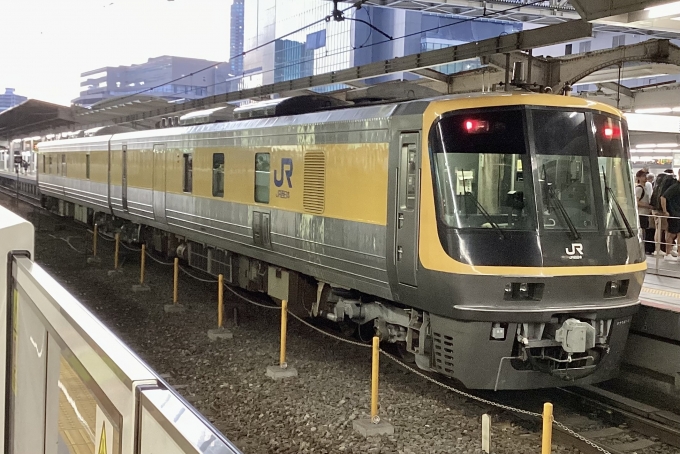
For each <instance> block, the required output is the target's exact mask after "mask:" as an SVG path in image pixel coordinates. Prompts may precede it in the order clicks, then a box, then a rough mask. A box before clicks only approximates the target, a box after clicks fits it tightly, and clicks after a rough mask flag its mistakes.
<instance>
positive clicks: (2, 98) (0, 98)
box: [0, 88, 28, 112]
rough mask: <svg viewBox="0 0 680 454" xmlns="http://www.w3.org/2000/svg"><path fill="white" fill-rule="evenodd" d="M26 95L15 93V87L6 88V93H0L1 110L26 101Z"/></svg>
mask: <svg viewBox="0 0 680 454" xmlns="http://www.w3.org/2000/svg"><path fill="white" fill-rule="evenodd" d="M26 99H28V98H26V96H19V95H17V94H14V88H5V94H4V95H0V112H2V111H4V110H7V109H9V108H11V107H14V106H16V105H19V104H21V103H22V102H24V101H26Z"/></svg>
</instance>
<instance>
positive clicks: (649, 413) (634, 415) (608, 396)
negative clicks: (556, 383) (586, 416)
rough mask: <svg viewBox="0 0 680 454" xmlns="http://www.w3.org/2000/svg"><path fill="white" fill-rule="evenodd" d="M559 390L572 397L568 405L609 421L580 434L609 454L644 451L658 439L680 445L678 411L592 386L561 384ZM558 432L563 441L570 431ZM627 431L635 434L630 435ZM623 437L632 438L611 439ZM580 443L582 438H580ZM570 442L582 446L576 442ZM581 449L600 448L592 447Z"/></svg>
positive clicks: (568, 397) (655, 443) (658, 440)
mask: <svg viewBox="0 0 680 454" xmlns="http://www.w3.org/2000/svg"><path fill="white" fill-rule="evenodd" d="M558 393H560V394H562V395H563V397H564V399H565V400H567V401H571V405H572V406H576V407H577V408H579V409H580V410H581V412H582V411H583V410H587V411H589V412H592V413H594V414H596V415H597V416H598V418H599V419H601V420H604V421H606V422H607V423H609V424H612V426H611V427H609V428H603V429H600V430H595V431H586V432H583V433H582V434H581V435H583V436H584V437H586V438H591V439H593V440H594V441H595V442H596V443H597V444H599V445H600V446H601V447H602V448H605V449H606V450H607V451H609V452H610V453H612V454H618V453H621V454H625V453H630V452H640V451H646V450H648V449H653V447H654V446H655V445H658V444H659V443H664V444H666V445H669V446H672V447H673V448H676V452H677V449H680V415H677V414H675V413H672V412H670V411H667V410H662V409H659V408H656V407H653V406H651V405H647V404H645V403H642V402H638V401H635V400H633V399H629V398H627V397H624V396H621V395H618V394H616V393H613V392H610V391H606V390H603V389H600V388H597V387H594V386H584V387H577V388H563V389H560V390H559V391H558ZM561 432H562V431H561ZM561 432H560V433H558V435H557V437H556V439H558V440H559V441H561V442H562V443H563V444H564V443H565V442H566V441H568V439H569V437H571V435H570V434H563V433H561ZM630 433H633V434H634V436H630ZM571 438H573V437H571ZM623 438H631V439H633V438H634V439H635V440H634V441H630V442H624V443H620V442H618V441H610V440H620V439H623ZM579 443H582V441H581V440H579ZM572 445H573V446H574V447H577V448H579V450H582V449H581V447H579V446H577V444H576V443H572ZM586 449H588V448H586ZM582 452H584V453H589V452H594V453H595V452H602V451H601V450H598V449H594V448H592V447H591V448H590V449H589V450H585V451H584V450H582Z"/></svg>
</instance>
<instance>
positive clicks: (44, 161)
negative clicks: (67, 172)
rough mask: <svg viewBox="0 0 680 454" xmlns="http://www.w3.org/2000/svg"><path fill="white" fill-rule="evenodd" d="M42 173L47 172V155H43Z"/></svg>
mask: <svg viewBox="0 0 680 454" xmlns="http://www.w3.org/2000/svg"><path fill="white" fill-rule="evenodd" d="M42 171H43V173H47V156H45V155H43V170H42Z"/></svg>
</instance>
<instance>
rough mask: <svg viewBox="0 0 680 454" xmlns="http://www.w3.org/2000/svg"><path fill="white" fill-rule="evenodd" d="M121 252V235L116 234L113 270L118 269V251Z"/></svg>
mask: <svg viewBox="0 0 680 454" xmlns="http://www.w3.org/2000/svg"><path fill="white" fill-rule="evenodd" d="M119 250H120V233H116V250H115V252H114V256H113V269H114V270H117V269H118V251H119Z"/></svg>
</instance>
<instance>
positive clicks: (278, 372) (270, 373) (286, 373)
mask: <svg viewBox="0 0 680 454" xmlns="http://www.w3.org/2000/svg"><path fill="white" fill-rule="evenodd" d="M287 330H288V300H282V301H281V352H280V354H279V365H278V366H267V377H269V378H271V379H273V380H282V379H284V378H291V377H297V374H298V373H297V370H296V369H295V368H294V367H288V363H287V362H286V331H287Z"/></svg>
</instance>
